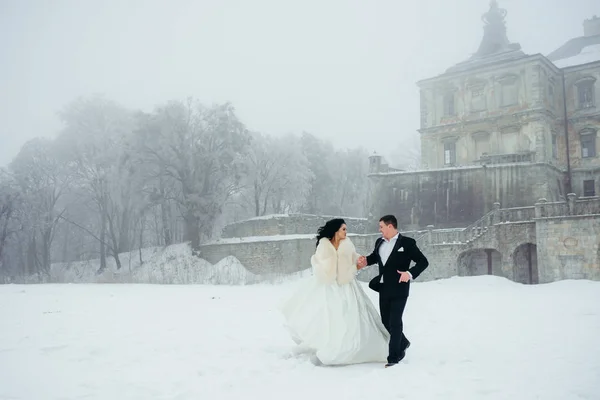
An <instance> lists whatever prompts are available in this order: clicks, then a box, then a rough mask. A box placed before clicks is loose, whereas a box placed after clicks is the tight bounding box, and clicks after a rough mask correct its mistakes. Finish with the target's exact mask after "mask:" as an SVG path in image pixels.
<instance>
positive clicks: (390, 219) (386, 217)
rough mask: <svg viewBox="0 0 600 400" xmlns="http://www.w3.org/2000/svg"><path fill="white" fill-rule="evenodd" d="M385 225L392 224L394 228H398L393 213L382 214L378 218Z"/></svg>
mask: <svg viewBox="0 0 600 400" xmlns="http://www.w3.org/2000/svg"><path fill="white" fill-rule="evenodd" d="M379 220H380V221H382V222H383V223H384V224H386V225H390V224H391V225H393V226H394V228H395V229H398V220H397V219H396V217H394V216H393V215H384V216H383V217H381V218H380V219H379Z"/></svg>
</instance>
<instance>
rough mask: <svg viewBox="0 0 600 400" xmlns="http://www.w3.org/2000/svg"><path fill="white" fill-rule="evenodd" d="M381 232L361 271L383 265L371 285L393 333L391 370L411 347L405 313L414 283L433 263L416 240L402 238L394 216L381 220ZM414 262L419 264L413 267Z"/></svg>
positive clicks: (384, 319) (361, 259)
mask: <svg viewBox="0 0 600 400" xmlns="http://www.w3.org/2000/svg"><path fill="white" fill-rule="evenodd" d="M379 231H380V232H381V234H382V237H381V238H379V239H377V241H376V242H375V250H374V251H373V253H371V254H370V255H368V256H367V257H364V256H362V257H360V258H359V261H358V265H359V267H360V268H364V267H365V266H367V265H372V264H378V265H379V274H378V275H377V276H376V277H375V278H373V279H372V280H371V282H369V287H370V288H371V289H373V290H375V291H376V292H379V311H380V313H381V320H382V322H383V325H384V326H385V327H386V329H387V330H388V332H389V333H390V344H389V353H388V359H387V361H388V363H387V364H386V365H385V366H386V368H387V367H391V366H393V365H396V364H397V363H399V362H400V360H402V359H403V358H404V357H405V356H406V349H407V348H408V347H409V346H410V342H409V341H408V339H407V338H406V336H404V333H403V324H402V314H403V313H404V307H405V306H406V301H407V300H408V292H409V289H410V281H411V280H413V279H416V278H417V277H418V276H419V275H420V274H421V272H423V271H424V270H425V268H427V266H428V265H429V262H428V261H427V258H425V256H424V255H423V253H421V250H419V248H418V247H417V243H416V241H415V240H414V239H413V238H409V237H407V236H402V235H400V233H399V232H398V221H397V220H396V217H394V216H393V215H385V216H383V217H381V219H380V220H379ZM411 261H414V262H415V263H416V265H415V266H414V267H412V268H409V267H410V262H411Z"/></svg>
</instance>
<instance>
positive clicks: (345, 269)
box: [310, 238, 359, 285]
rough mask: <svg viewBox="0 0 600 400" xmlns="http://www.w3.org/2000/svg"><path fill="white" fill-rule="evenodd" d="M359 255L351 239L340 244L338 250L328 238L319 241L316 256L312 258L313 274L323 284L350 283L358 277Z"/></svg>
mask: <svg viewBox="0 0 600 400" xmlns="http://www.w3.org/2000/svg"><path fill="white" fill-rule="evenodd" d="M358 257H359V255H358V253H357V252H356V248H355V247H354V244H353V243H352V242H351V241H350V239H349V238H346V239H344V240H342V241H341V242H340V245H339V247H338V249H337V250H336V249H335V247H333V244H331V242H330V241H329V239H327V238H322V239H321V240H319V244H318V245H317V250H316V252H315V254H314V255H313V256H312V257H311V258H310V263H311V264H312V267H313V272H314V275H315V277H316V278H317V280H318V281H319V282H321V283H325V284H331V283H333V282H336V281H337V283H338V284H339V285H344V284H347V283H350V282H351V281H352V280H353V279H354V277H355V276H356V270H357V268H356V263H357V261H358Z"/></svg>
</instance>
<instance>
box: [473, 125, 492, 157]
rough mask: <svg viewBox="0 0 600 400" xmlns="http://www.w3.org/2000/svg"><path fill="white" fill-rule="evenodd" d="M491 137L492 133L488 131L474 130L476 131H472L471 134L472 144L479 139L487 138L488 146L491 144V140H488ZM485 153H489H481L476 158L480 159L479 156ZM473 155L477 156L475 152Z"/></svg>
mask: <svg viewBox="0 0 600 400" xmlns="http://www.w3.org/2000/svg"><path fill="white" fill-rule="evenodd" d="M491 137H492V134H491V133H490V132H489V131H476V132H473V133H472V134H471V140H473V144H475V145H476V143H477V142H478V141H480V140H487V141H488V146H489V145H490V144H491V142H490V140H491ZM490 147H491V146H490ZM490 151H491V148H490ZM486 154H488V155H489V153H483V154H481V156H480V157H479V158H478V160H479V159H481V157H482V156H485V155H486ZM475 155H476V156H477V154H475Z"/></svg>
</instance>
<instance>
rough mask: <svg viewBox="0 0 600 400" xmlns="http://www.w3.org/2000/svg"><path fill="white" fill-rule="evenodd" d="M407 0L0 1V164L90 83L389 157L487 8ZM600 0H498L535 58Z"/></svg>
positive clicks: (137, 100)
mask: <svg viewBox="0 0 600 400" xmlns="http://www.w3.org/2000/svg"><path fill="white" fill-rule="evenodd" d="M401 3H407V4H401ZM408 3H409V0H407V1H398V0H369V1H356V0H295V1H294V0H213V1H206V0H172V1H167V0H164V1H158V0H0V145H1V146H0V165H5V164H7V163H8V162H10V161H11V160H12V158H13V157H14V156H15V155H16V154H17V152H18V151H19V149H20V146H21V145H22V144H23V143H24V142H25V141H27V140H29V139H31V138H33V137H36V136H53V135H55V134H56V132H57V131H58V130H60V128H61V123H60V121H59V119H58V118H57V116H56V113H57V111H59V110H60V109H61V108H62V107H64V106H65V105H66V104H67V103H69V102H70V101H72V100H73V99H75V98H76V97H77V96H80V95H90V94H95V93H102V94H104V95H105V96H106V97H108V98H110V99H113V100H116V101H118V102H120V103H121V104H123V105H124V106H127V107H131V108H136V109H143V110H145V111H151V110H152V108H153V107H154V106H155V105H157V104H160V103H162V102H165V101H167V100H172V99H185V98H186V97H188V96H194V97H197V98H199V99H200V100H202V101H203V102H206V103H212V102H224V101H231V102H232V103H233V104H234V106H235V107H236V109H237V111H238V115H239V117H240V118H241V119H242V121H243V122H244V123H245V124H246V125H247V127H248V128H249V129H252V130H256V131H261V132H264V133H269V134H282V133H288V132H296V133H300V132H301V131H303V130H305V131H309V132H311V133H314V134H316V135H318V136H321V137H325V138H328V139H331V140H332V141H333V143H334V145H336V146H338V147H341V148H343V147H354V146H358V145H362V146H365V147H366V148H367V149H368V150H369V151H373V150H377V151H379V152H383V153H386V151H387V149H388V148H390V147H392V148H397V147H398V146H399V145H401V144H402V142H403V141H405V140H407V137H411V136H412V137H414V136H416V135H418V133H417V132H416V129H418V125H419V94H418V89H417V86H416V81H418V80H420V79H424V78H428V77H431V76H434V75H437V74H440V73H442V72H443V71H444V70H445V69H446V68H447V67H449V66H451V65H453V64H455V63H457V62H460V61H463V60H465V59H466V58H468V57H469V56H470V55H471V54H472V53H473V52H475V51H476V50H477V47H478V45H479V42H480V40H481V37H482V33H483V30H482V28H483V22H482V21H481V19H480V18H481V14H483V13H484V12H486V11H487V10H488V7H489V1H488V0H458V1H455V2H449V1H442V0H418V1H410V4H408ZM595 3H596V5H594V4H595ZM598 3H599V2H598V1H597V0H527V1H525V0H499V4H500V7H502V8H506V9H507V10H508V15H507V28H508V37H509V40H511V41H512V42H519V43H520V44H521V45H522V47H523V50H524V51H525V52H526V53H529V54H535V53H542V54H548V53H549V52H550V51H552V50H554V49H555V48H557V47H559V46H560V45H562V44H563V43H564V42H566V41H567V40H568V39H570V38H572V37H576V36H581V35H582V34H583V27H582V23H583V20H584V19H586V18H590V17H591V16H593V15H594V14H597V15H600V5H597V4H598Z"/></svg>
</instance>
